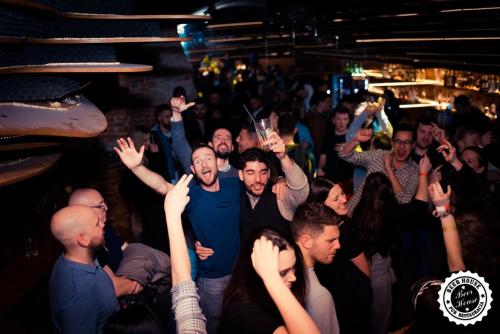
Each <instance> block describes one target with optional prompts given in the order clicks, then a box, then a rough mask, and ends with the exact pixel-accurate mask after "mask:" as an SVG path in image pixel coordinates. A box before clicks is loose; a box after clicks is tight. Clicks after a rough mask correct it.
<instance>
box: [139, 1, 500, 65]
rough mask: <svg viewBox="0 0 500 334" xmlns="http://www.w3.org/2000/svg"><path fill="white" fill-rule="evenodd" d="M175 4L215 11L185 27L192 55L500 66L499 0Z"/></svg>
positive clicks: (149, 7)
mask: <svg viewBox="0 0 500 334" xmlns="http://www.w3.org/2000/svg"><path fill="white" fill-rule="evenodd" d="M177 5H178V6H177ZM142 6H144V8H145V9H147V10H149V11H155V10H167V8H166V6H167V5H166V4H161V3H160V4H158V2H155V3H153V2H143V5H142ZM162 7H165V8H162ZM170 11H172V9H171V8H170ZM175 12H183V13H198V14H201V13H208V14H210V15H211V16H212V20H211V21H210V22H207V23H204V22H203V23H201V22H200V23H197V24H190V25H188V26H186V27H185V33H186V35H187V36H191V37H193V41H192V42H190V43H189V44H188V45H187V51H188V54H189V56H190V58H191V59H198V58H200V57H202V56H203V55H205V54H207V53H212V54H215V55H229V56H235V57H237V56H247V55H248V54H260V55H268V56H283V55H285V56H288V55H290V56H299V55H306V56H307V55H316V56H318V55H319V56H326V57H335V58H341V59H349V58H350V59H358V60H375V61H381V62H394V63H404V64H412V65H414V66H416V67H429V66H435V67H448V68H456V69H470V70H477V71H482V72H487V73H489V72H500V3H499V2H498V1H470V0H468V1H451V0H427V1H407V0H406V1H405V0H403V1H401V0H399V1H397V0H389V1H371V2H366V1H359V0H351V1H343V0H333V1H318V0H309V1H288V2H287V4H283V2H282V1H272V0H269V1H264V0H262V1H242V0H241V1H238V0H236V1H185V2H180V3H176V8H175ZM245 22H253V23H252V24H248V25H243V26H234V25H232V26H223V27H220V24H227V23H245Z"/></svg>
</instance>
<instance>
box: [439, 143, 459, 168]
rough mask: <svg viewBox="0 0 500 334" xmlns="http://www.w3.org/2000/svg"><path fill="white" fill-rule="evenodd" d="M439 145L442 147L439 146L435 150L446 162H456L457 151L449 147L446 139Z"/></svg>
mask: <svg viewBox="0 0 500 334" xmlns="http://www.w3.org/2000/svg"><path fill="white" fill-rule="evenodd" d="M441 144H442V145H441V146H439V147H438V148H437V149H436V150H437V151H438V152H439V153H441V155H442V156H443V158H444V160H445V161H446V162H449V163H453V162H455V161H456V160H457V150H456V149H455V147H453V145H451V143H450V142H449V141H447V140H446V139H444V140H443V142H442V143H441Z"/></svg>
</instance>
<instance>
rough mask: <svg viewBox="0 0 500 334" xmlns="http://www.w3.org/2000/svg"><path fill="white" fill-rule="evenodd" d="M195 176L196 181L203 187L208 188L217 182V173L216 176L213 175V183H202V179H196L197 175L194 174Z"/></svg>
mask: <svg viewBox="0 0 500 334" xmlns="http://www.w3.org/2000/svg"><path fill="white" fill-rule="evenodd" d="M195 176H196V179H197V180H198V182H199V183H200V184H202V185H204V186H205V187H210V186H212V185H213V184H214V183H215V182H217V180H218V179H219V173H217V174H216V175H215V177H214V179H213V181H212V182H210V183H205V181H203V179H202V178H201V177H198V175H196V174H195Z"/></svg>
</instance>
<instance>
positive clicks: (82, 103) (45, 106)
mask: <svg viewBox="0 0 500 334" xmlns="http://www.w3.org/2000/svg"><path fill="white" fill-rule="evenodd" d="M65 101H66V102H41V103H31V102H0V136H14V135H41V136H65V137H95V136H97V135H99V133H101V132H102V131H104V130H105V129H106V127H107V120H106V117H104V115H103V113H102V112H101V111H100V110H99V109H98V108H97V107H96V106H95V105H94V104H93V103H92V102H90V101H89V100H88V99H87V98H86V97H84V96H83V95H79V97H78V98H75V99H71V100H65Z"/></svg>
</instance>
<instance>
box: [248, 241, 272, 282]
mask: <svg viewBox="0 0 500 334" xmlns="http://www.w3.org/2000/svg"><path fill="white" fill-rule="evenodd" d="M278 256H279V249H278V247H277V246H275V245H273V243H272V241H271V240H267V239H266V237H260V239H257V240H255V242H254V244H253V251H252V265H253V268H254V269H255V271H256V272H257V274H258V275H259V276H260V278H262V280H263V281H265V280H267V279H271V278H273V277H275V276H277V277H279V262H278Z"/></svg>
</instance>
